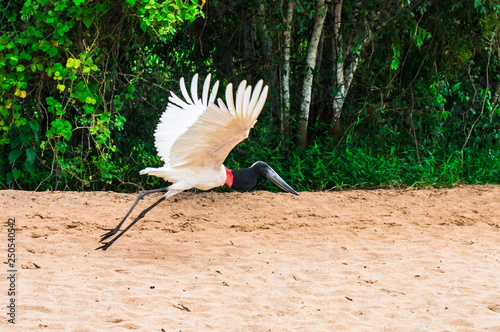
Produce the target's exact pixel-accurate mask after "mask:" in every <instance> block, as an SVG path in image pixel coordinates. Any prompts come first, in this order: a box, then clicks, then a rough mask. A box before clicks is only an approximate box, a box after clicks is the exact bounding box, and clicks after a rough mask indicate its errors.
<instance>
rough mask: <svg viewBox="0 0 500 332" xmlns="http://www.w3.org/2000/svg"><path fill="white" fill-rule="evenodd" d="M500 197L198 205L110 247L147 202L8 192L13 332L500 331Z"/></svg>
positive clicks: (387, 195)
mask: <svg viewBox="0 0 500 332" xmlns="http://www.w3.org/2000/svg"><path fill="white" fill-rule="evenodd" d="M159 195H161V194H157V195H153V196H151V197H147V198H145V199H144V200H143V201H142V202H141V203H140V205H139V206H138V211H136V212H134V213H133V215H137V214H138V213H139V212H140V210H142V209H144V208H145V207H146V206H148V205H149V204H151V203H153V202H154V201H155V200H156V199H157V198H158V197H159ZM499 197H500V186H461V187H457V188H453V189H439V190H438V189H429V190H397V189H383V190H382V189H381V190H370V191H357V190H356V191H343V192H316V193H300V196H298V197H295V196H292V195H289V194H282V193H280V194H275V193H269V192H262V191H260V192H252V193H236V192H232V193H214V192H202V193H183V194H180V195H178V196H177V197H176V198H173V199H172V201H170V202H168V201H166V202H163V203H161V204H160V205H159V206H158V207H156V208H155V209H154V210H152V211H151V212H150V213H149V214H148V215H147V216H146V217H145V218H144V219H143V221H141V222H139V223H138V224H137V225H136V226H134V227H133V228H132V229H130V231H129V232H128V233H127V234H126V235H124V236H123V237H122V238H120V239H119V240H118V241H117V242H116V243H115V244H114V245H113V246H111V247H110V248H109V249H108V250H107V251H101V250H99V251H95V250H94V249H95V248H96V247H98V245H99V244H98V240H99V238H100V235H101V234H103V233H104V232H105V231H104V229H106V228H112V227H114V226H115V225H116V224H117V223H118V221H119V220H120V219H121V218H122V217H123V215H124V214H125V212H126V211H127V210H128V208H129V207H130V205H131V204H132V203H133V201H134V200H135V198H136V195H135V194H120V193H113V192H39V193H33V192H26V191H12V190H4V191H0V208H1V209H0V211H2V217H1V218H2V220H1V224H2V232H1V234H0V239H1V240H0V243H1V245H0V247H1V248H2V254H1V255H2V261H3V262H7V244H8V240H7V239H8V238H7V222H8V218H9V217H10V218H14V217H15V218H16V224H17V226H16V227H17V228H16V239H15V240H16V245H17V250H16V255H17V261H16V264H17V266H16V268H17V271H18V272H17V281H16V286H15V287H16V297H15V300H16V313H15V314H16V317H15V322H16V325H15V327H13V326H12V325H11V324H9V323H8V321H7V319H8V317H7V315H6V314H5V313H6V312H7V308H6V305H8V304H9V302H8V301H9V300H10V297H8V296H7V289H8V288H9V284H8V283H7V279H6V278H5V276H6V275H7V272H6V271H7V269H8V267H7V265H6V264H4V265H3V268H2V271H1V275H2V276H3V277H2V282H1V283H0V294H1V295H0V299H1V303H0V305H1V306H2V308H3V309H2V312H3V314H2V316H1V318H0V330H1V331H8V330H17V331H21V330H22V331H28V330H32V331H35V330H46V331H58V330H60V331H62V330H67V331H70V330H71V331H124V330H140V331H210V330H216V331H342V330H349V331H481V330H488V331H500V200H499Z"/></svg>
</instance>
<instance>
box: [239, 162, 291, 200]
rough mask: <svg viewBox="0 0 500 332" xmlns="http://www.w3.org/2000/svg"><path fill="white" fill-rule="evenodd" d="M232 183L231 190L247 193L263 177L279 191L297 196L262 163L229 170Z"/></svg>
mask: <svg viewBox="0 0 500 332" xmlns="http://www.w3.org/2000/svg"><path fill="white" fill-rule="evenodd" d="M231 173H232V175H233V182H232V184H231V186H230V187H231V188H233V189H235V190H243V191H248V190H251V189H253V188H254V187H255V186H256V185H257V179H258V177H259V176H262V177H265V178H266V179H268V180H269V181H271V182H272V183H274V184H275V185H277V186H278V187H280V188H281V189H283V190H284V191H286V192H289V193H291V194H294V195H298V194H297V192H296V191H295V190H293V188H292V187H290V186H289V185H288V184H287V183H286V182H285V180H283V179H282V178H281V177H280V176H279V175H278V174H277V173H276V172H275V171H274V170H273V169H272V168H271V167H269V165H268V164H266V163H265V162H263V161H258V162H256V163H254V164H253V165H252V166H251V167H250V168H242V169H235V170H231Z"/></svg>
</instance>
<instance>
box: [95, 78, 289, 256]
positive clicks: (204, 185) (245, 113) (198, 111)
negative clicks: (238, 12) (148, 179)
mask: <svg viewBox="0 0 500 332" xmlns="http://www.w3.org/2000/svg"><path fill="white" fill-rule="evenodd" d="M262 86H263V82H262V80H260V81H259V82H258V83H257V84H256V86H255V89H253V91H252V87H251V86H247V83H246V81H242V82H241V83H240V85H239V86H238V90H237V92H236V104H235V103H234V99H233V86H232V84H229V85H228V86H227V88H226V103H227V105H226V104H225V103H224V102H223V101H222V100H221V99H220V98H218V100H217V103H218V106H217V105H215V104H214V101H215V98H216V95H217V90H218V87H219V81H217V82H215V84H214V86H213V88H212V90H211V93H210V96H209V95H208V93H209V88H210V75H208V76H207V78H206V79H205V82H204V84H203V92H202V96H201V99H200V98H199V95H198V74H195V75H194V76H193V79H192V81H191V95H189V93H188V90H187V89H186V86H185V84H184V78H181V80H180V88H181V92H182V96H183V97H184V100H182V99H181V98H179V97H178V96H176V95H175V94H174V93H173V92H171V96H170V97H169V103H168V105H167V109H166V110H165V112H164V113H163V114H162V116H161V118H160V122H159V124H158V126H157V128H156V130H155V147H156V150H157V152H158V155H159V156H160V157H161V159H162V161H163V162H164V165H163V166H162V167H159V168H151V167H148V168H146V169H143V170H142V171H141V172H140V174H149V175H154V176H158V177H161V178H163V179H165V180H166V181H168V182H171V183H172V184H171V185H170V186H168V187H165V188H159V189H152V190H145V191H141V192H140V193H139V196H138V197H137V199H136V200H135V202H134V204H133V205H132V207H131V208H130V209H129V211H128V212H127V214H126V215H125V217H123V219H122V220H121V221H120V223H119V224H118V225H117V226H116V227H115V228H113V229H107V231H108V232H107V233H106V234H104V235H102V236H101V240H100V241H99V242H101V243H102V244H103V245H102V246H100V247H99V248H97V249H96V250H98V249H102V250H106V249H108V248H109V247H110V246H111V245H112V244H113V243H114V242H115V241H116V240H118V239H119V238H120V237H121V236H122V235H123V234H124V233H125V232H126V231H127V230H129V229H130V227H132V226H133V225H134V224H135V223H136V222H137V221H138V220H140V219H142V218H143V217H144V216H145V215H146V214H147V213H148V212H149V211H150V210H151V209H153V208H154V207H155V206H157V205H158V204H160V203H161V202H162V201H164V200H165V199H167V198H168V197H172V196H174V195H176V194H178V193H180V192H182V191H184V190H188V189H191V188H198V189H201V190H208V189H212V188H215V187H219V186H223V185H224V184H227V185H228V186H229V187H231V188H232V189H235V190H242V191H247V190H251V189H252V188H254V187H255V186H256V184H257V179H258V178H259V177H265V178H267V179H268V180H270V181H271V182H273V183H274V184H276V185H277V186H278V187H279V188H281V189H283V190H284V191H286V192H289V193H291V194H294V195H298V194H297V192H296V191H295V190H294V189H292V187H290V186H289V185H288V184H287V183H286V182H285V181H284V180H283V179H282V178H281V177H280V176H279V175H278V174H277V173H276V172H275V171H274V170H273V169H272V168H271V167H269V165H267V164H266V163H265V162H263V161H257V162H256V163H254V164H253V165H252V166H251V167H249V168H244V169H235V170H232V169H228V168H226V167H225V166H224V165H223V164H222V163H223V162H224V160H225V159H226V157H227V155H228V154H229V152H231V150H232V149H233V148H234V147H235V146H236V145H237V144H238V143H240V142H241V141H243V140H244V139H245V138H247V137H248V133H249V131H250V129H251V128H252V127H253V126H254V125H255V123H256V122H257V117H258V116H259V114H260V112H261V111H262V108H263V107H264V103H265V101H266V98H267V92H268V87H267V86H265V87H264V88H263V87H262ZM157 192H166V193H165V194H164V195H163V196H162V197H161V198H160V199H159V200H158V201H156V202H155V203H154V204H152V205H151V206H149V207H148V208H147V209H145V210H143V211H142V212H141V213H140V214H139V215H138V216H137V217H136V218H135V220H134V221H132V222H131V223H130V224H129V225H128V226H127V227H126V228H125V229H124V230H122V231H121V232H120V233H118V231H119V230H120V227H121V226H122V225H123V223H124V222H125V220H126V219H127V218H128V216H129V215H130V213H132V211H133V210H134V208H135V206H136V205H137V203H138V202H139V201H140V200H141V199H142V198H143V197H144V196H146V195H149V194H152V193H157ZM117 233H118V235H116V236H115V237H114V238H113V239H111V240H110V241H109V242H104V241H105V240H106V239H108V238H110V237H112V236H114V235H115V234H117Z"/></svg>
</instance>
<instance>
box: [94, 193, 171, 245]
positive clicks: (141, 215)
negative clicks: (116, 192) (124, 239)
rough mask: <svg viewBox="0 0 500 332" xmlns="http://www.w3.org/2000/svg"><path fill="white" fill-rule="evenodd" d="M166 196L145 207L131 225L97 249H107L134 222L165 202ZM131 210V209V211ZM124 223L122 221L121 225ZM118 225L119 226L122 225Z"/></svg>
mask: <svg viewBox="0 0 500 332" xmlns="http://www.w3.org/2000/svg"><path fill="white" fill-rule="evenodd" d="M165 198H166V197H165V196H163V197H162V198H160V199H159V200H157V201H156V203H154V204H153V205H151V206H150V207H148V208H147V209H145V210H144V211H142V212H141V213H140V214H139V215H138V216H137V218H135V220H134V221H132V222H131V223H130V225H128V226H127V228H125V229H124V230H123V231H121V232H120V233H119V234H118V235H117V236H116V237H115V238H114V239H112V240H111V241H109V242H102V240H101V242H102V243H104V245H102V246H100V247H99V248H97V249H96V250H99V249H102V250H106V249H108V248H109V247H110V246H111V245H112V244H113V242H115V241H116V240H118V239H119V238H120V236H122V235H123V234H125V232H126V231H128V229H129V228H130V227H132V226H134V224H135V223H136V222H137V221H139V220H140V219H142V218H144V216H145V215H146V213H148V212H149V211H150V210H151V209H153V208H154V207H155V206H157V205H158V204H160V203H161V202H163V201H164V200H165ZM134 206H135V204H134ZM129 212H130V211H129ZM121 224H122V223H120V225H121ZM120 225H118V226H120Z"/></svg>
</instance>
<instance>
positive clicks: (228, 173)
mask: <svg viewBox="0 0 500 332" xmlns="http://www.w3.org/2000/svg"><path fill="white" fill-rule="evenodd" d="M226 184H227V185H228V186H229V188H231V186H232V185H233V173H232V172H231V170H230V169H228V168H227V167H226Z"/></svg>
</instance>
